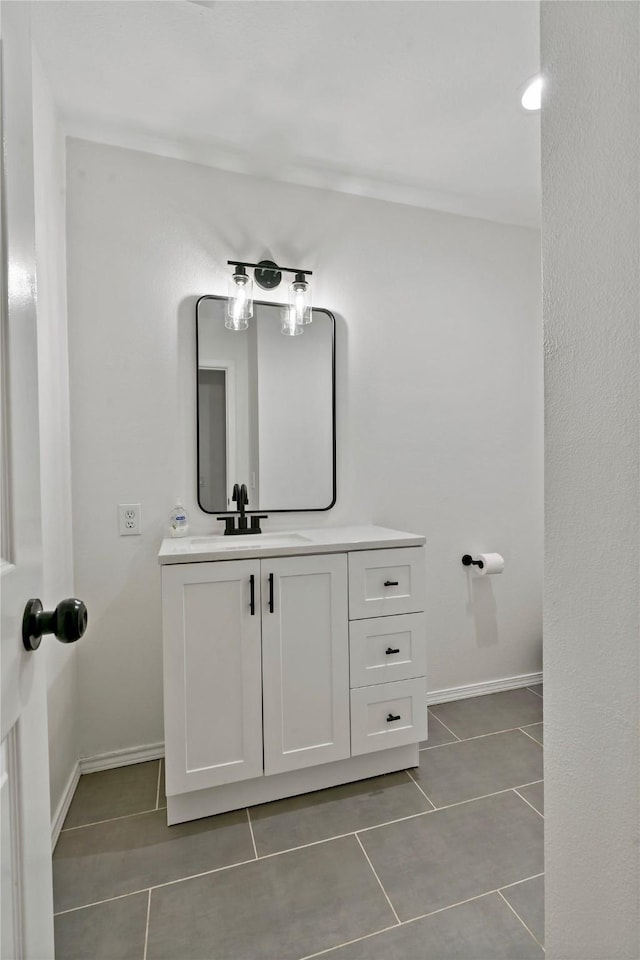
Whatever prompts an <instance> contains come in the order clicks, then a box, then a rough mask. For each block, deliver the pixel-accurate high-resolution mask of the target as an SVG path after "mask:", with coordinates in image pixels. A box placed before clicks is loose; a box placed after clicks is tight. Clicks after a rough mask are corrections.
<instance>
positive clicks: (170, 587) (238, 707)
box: [162, 560, 262, 813]
mask: <svg viewBox="0 0 640 960" xmlns="http://www.w3.org/2000/svg"><path fill="white" fill-rule="evenodd" d="M162 634H163V646H164V677H165V682H164V727H165V730H164V733H165V753H166V778H167V795H168V796H169V797H171V796H172V795H173V794H176V793H184V792H185V791H190V790H203V789H205V788H207V787H217V786H219V785H220V784H222V783H234V782H235V781H238V780H248V779H251V778H253V777H260V776H262V710H261V707H262V692H261V682H262V678H261V653H260V561H259V560H222V561H220V562H217V563H176V564H171V565H166V566H163V567H162ZM169 813H171V810H169Z"/></svg>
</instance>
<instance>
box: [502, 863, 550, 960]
mask: <svg viewBox="0 0 640 960" xmlns="http://www.w3.org/2000/svg"><path fill="white" fill-rule="evenodd" d="M501 893H502V896H503V897H506V899H507V900H508V901H509V903H510V904H511V906H512V907H513V909H514V910H515V911H516V913H517V914H518V916H519V917H521V918H522V920H523V921H524V923H526V925H527V926H528V928H529V930H531V933H532V934H533V935H534V937H536V939H537V940H539V941H540V943H542V944H543V945H544V877H534V878H533V880H525V881H524V882H523V883H518V884H516V886H515V887H509V888H508V889H507V890H502V891H501Z"/></svg>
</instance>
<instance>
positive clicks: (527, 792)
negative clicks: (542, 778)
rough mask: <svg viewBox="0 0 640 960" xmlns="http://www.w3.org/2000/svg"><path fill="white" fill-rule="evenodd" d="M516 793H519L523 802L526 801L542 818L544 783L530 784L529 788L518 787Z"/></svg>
mask: <svg viewBox="0 0 640 960" xmlns="http://www.w3.org/2000/svg"><path fill="white" fill-rule="evenodd" d="M518 793H521V794H522V796H523V797H524V798H525V800H528V801H529V803H530V804H531V806H532V807H535V809H536V810H537V811H538V813H541V814H542V816H543V817H544V783H542V782H540V783H532V784H531V786H529V787H520V788H519V789H518Z"/></svg>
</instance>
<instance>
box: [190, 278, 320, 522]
mask: <svg viewBox="0 0 640 960" xmlns="http://www.w3.org/2000/svg"><path fill="white" fill-rule="evenodd" d="M226 304H227V299H226V297H214V296H208V297H201V298H200V300H199V301H198V304H197V307H196V325H197V365H198V367H197V384H198V502H199V505H200V507H201V509H202V510H204V511H205V512H206V513H224V512H227V511H231V510H235V509H236V505H235V503H233V502H232V500H231V495H232V491H233V485H234V484H235V483H238V484H242V483H245V484H246V486H247V490H248V495H249V503H248V507H247V513H251V512H256V511H258V510H260V511H266V512H267V513H277V512H282V511H290V510H304V511H307V510H328V509H329V508H330V507H332V506H333V504H334V502H335V492H336V491H335V409H334V408H335V403H334V393H335V388H334V382H335V348H334V343H335V320H334V317H333V315H332V314H331V313H330V312H329V311H328V310H320V309H314V310H313V322H312V323H310V324H306V325H305V326H304V333H303V334H302V335H301V336H283V335H282V333H281V330H282V310H283V307H282V305H281V304H274V303H261V302H258V301H255V302H254V315H253V317H252V318H251V320H250V321H249V324H248V327H247V329H244V330H230V329H228V328H227V327H225V317H226Z"/></svg>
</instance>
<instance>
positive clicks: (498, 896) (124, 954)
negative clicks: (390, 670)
mask: <svg viewBox="0 0 640 960" xmlns="http://www.w3.org/2000/svg"><path fill="white" fill-rule="evenodd" d="M542 705H543V700H542V688H541V687H532V688H527V689H522V690H512V691H507V692H505V693H495V694H491V695H489V696H484V697H476V698H474V699H470V700H459V701H456V702H454V703H443V704H438V705H436V706H433V707H430V709H429V741H428V745H427V744H426V743H425V744H422V745H421V747H423V748H424V749H421V751H420V765H419V767H417V768H416V769H414V770H409V771H406V772H404V771H403V772H400V773H394V774H389V775H387V776H384V777H376V778H374V779H372V780H366V781H361V782H359V783H352V784H347V785H345V786H340V787H334V788H332V789H329V790H322V791H320V792H318V793H311V794H306V795H304V796H301V797H294V798H291V799H288V800H279V801H276V802H274V803H269V804H264V805H262V806H258V807H251V808H250V809H249V810H239V811H236V812H233V813H225V814H221V815H220V816H217V817H210V818H208V819H205V820H197V821H194V822H192V823H186V824H180V825H177V826H173V827H167V826H166V814H165V810H164V809H163V808H164V806H165V805H166V799H165V796H164V792H163V771H162V766H163V765H162V761H158V760H155V761H152V762H149V763H141V764H137V765H135V766H129V767H121V768H119V769H117V770H107V771H104V772H101V773H93V774H89V775H87V776H83V777H82V778H81V780H80V783H79V785H78V789H77V791H76V795H75V797H74V799H73V802H72V804H71V807H70V809H69V813H68V815H67V818H66V821H65V824H64V829H63V831H62V833H61V834H60V839H59V841H58V844H57V847H56V850H55V854H54V860H53V864H54V896H55V910H56V917H55V926H56V957H57V960H106V958H109V960H160V958H166V960H302V958H310V957H316V956H323V957H326V958H331V960H434V958H437V960H454V958H455V960H501V958H504V960H525V958H535V957H542V956H543V955H544V950H543V949H542V944H543V937H544V917H543V870H544V867H543V842H542V841H543V805H542V804H543V783H542V776H543V774H542Z"/></svg>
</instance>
